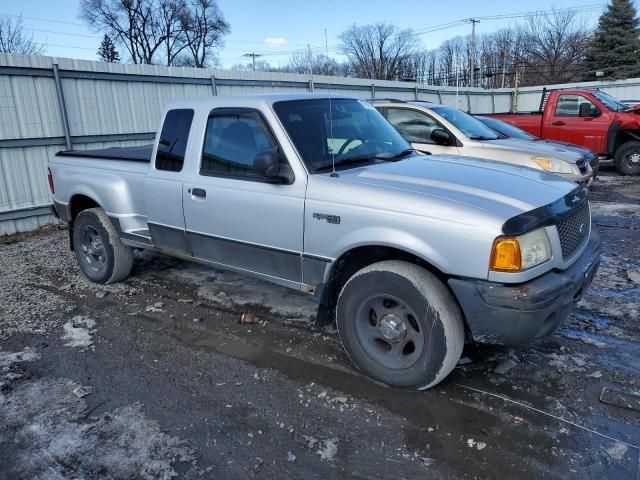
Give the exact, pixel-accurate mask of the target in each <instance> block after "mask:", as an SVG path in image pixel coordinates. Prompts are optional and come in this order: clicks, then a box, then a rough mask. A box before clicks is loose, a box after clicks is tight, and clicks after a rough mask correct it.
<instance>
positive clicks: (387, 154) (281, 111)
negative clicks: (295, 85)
mask: <svg viewBox="0 0 640 480" xmlns="http://www.w3.org/2000/svg"><path fill="white" fill-rule="evenodd" d="M330 105H331V110H330V109H329V106H330ZM274 110H275V112H276V114H277V115H278V117H279V118H280V121H281V122H282V124H283V126H284V128H285V130H286V131H287V133H288V134H289V137H290V138H291V140H292V141H293V144H294V145H295V147H296V149H297V150H298V153H300V155H301V156H302V159H303V160H304V162H305V164H306V165H307V167H308V168H309V170H311V171H312V172H322V171H327V170H328V169H330V168H331V165H332V160H333V158H334V156H335V164H336V168H346V167H347V166H358V165H362V164H364V163H374V162H382V161H394V160H399V159H401V158H402V157H404V156H405V155H409V154H410V153H411V152H413V150H412V149H411V145H409V143H408V142H407V141H406V140H405V139H404V138H402V136H401V135H400V134H399V133H398V132H397V131H396V130H395V129H394V128H393V127H392V126H391V124H389V123H388V122H387V121H386V120H385V119H384V117H382V115H380V113H378V111H377V110H376V109H375V108H374V107H373V106H372V105H370V104H369V103H366V102H363V101H360V100H352V99H346V98H334V99H331V101H329V99H328V98H318V99H311V100H292V101H282V102H277V103H275V104H274Z"/></svg>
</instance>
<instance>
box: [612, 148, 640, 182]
mask: <svg viewBox="0 0 640 480" xmlns="http://www.w3.org/2000/svg"><path fill="white" fill-rule="evenodd" d="M613 164H614V165H615V167H616V170H618V171H619V172H620V173H621V174H623V175H640V142H637V141H635V140H631V141H629V142H626V143H623V144H622V145H620V146H619V147H618V149H617V150H616V153H615V155H614V156H613Z"/></svg>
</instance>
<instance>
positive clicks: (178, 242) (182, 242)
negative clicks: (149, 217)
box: [147, 222, 192, 255]
mask: <svg viewBox="0 0 640 480" xmlns="http://www.w3.org/2000/svg"><path fill="white" fill-rule="evenodd" d="M147 226H148V227H149V234H150V235H151V239H152V242H153V245H154V246H156V247H158V248H161V249H162V248H166V249H169V250H173V251H175V252H179V253H182V254H184V255H191V254H192V252H191V249H190V248H189V241H188V240H187V235H186V233H185V231H184V229H182V228H176V227H170V226H168V225H160V224H158V223H152V222H147Z"/></svg>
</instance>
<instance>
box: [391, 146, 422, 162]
mask: <svg viewBox="0 0 640 480" xmlns="http://www.w3.org/2000/svg"><path fill="white" fill-rule="evenodd" d="M415 151H416V149H415V148H407V149H406V150H402V151H401V152H400V153H397V154H395V155H394V156H393V157H388V158H389V160H400V159H401V158H403V157H406V156H407V155H411V154H412V153H414V152H415Z"/></svg>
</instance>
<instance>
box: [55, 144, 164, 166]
mask: <svg viewBox="0 0 640 480" xmlns="http://www.w3.org/2000/svg"><path fill="white" fill-rule="evenodd" d="M152 152H153V145H141V146H139V147H111V148H101V149H97V150H63V151H61V152H58V153H57V154H56V156H58V157H87V158H95V159H102V160H123V161H127V162H140V163H151V154H152Z"/></svg>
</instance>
